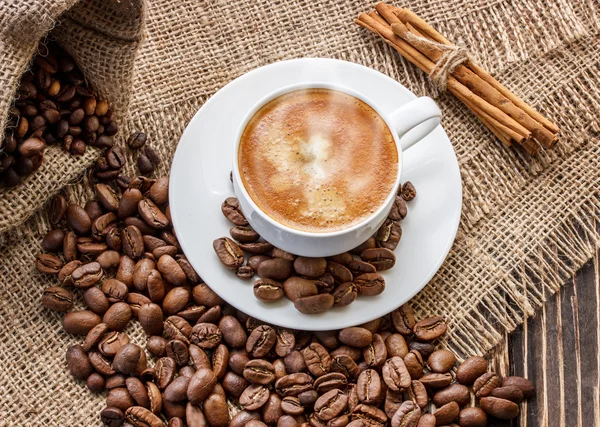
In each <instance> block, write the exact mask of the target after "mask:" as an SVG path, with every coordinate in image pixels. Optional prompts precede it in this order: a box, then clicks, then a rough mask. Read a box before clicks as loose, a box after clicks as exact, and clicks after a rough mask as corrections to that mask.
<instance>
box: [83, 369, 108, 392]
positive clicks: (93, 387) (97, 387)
mask: <svg viewBox="0 0 600 427" xmlns="http://www.w3.org/2000/svg"><path fill="white" fill-rule="evenodd" d="M85 383H86V385H87V388H88V389H89V390H90V391H91V392H93V393H102V392H103V391H104V384H105V381H104V377H103V376H102V375H100V374H98V373H96V372H94V373H93V374H91V375H90V376H89V377H87V380H86V382H85Z"/></svg>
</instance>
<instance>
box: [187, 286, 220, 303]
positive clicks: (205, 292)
mask: <svg viewBox="0 0 600 427" xmlns="http://www.w3.org/2000/svg"><path fill="white" fill-rule="evenodd" d="M192 297H193V298H194V302H195V303H196V304H198V305H205V306H207V307H214V306H217V305H221V304H223V303H224V302H225V301H223V299H222V298H221V297H220V296H218V295H217V294H216V293H215V292H214V291H213V290H212V289H210V287H209V286H208V285H207V284H206V283H200V284H198V285H196V286H194V289H193V290H192Z"/></svg>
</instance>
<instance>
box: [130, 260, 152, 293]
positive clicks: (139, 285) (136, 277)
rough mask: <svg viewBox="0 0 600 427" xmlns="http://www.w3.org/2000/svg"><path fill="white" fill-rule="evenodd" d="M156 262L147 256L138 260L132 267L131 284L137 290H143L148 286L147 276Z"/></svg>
mask: <svg viewBox="0 0 600 427" xmlns="http://www.w3.org/2000/svg"><path fill="white" fill-rule="evenodd" d="M155 268H156V264H155V263H154V261H153V260H151V259H149V258H144V259H141V260H139V261H138V262H137V263H136V264H135V267H134V269H133V285H134V286H135V288H136V289H137V290H138V291H144V290H146V289H147V287H148V277H149V276H150V273H152V270H154V269H155Z"/></svg>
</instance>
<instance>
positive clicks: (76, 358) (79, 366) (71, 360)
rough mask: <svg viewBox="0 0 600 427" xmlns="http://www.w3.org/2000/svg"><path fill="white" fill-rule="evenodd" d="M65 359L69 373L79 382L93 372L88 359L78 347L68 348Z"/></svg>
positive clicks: (81, 348) (80, 347)
mask: <svg viewBox="0 0 600 427" xmlns="http://www.w3.org/2000/svg"><path fill="white" fill-rule="evenodd" d="M66 359H67V367H68V369H69V372H70V373H71V375H73V376H74V377H75V378H77V379H79V380H85V379H86V378H87V377H89V376H90V374H91V373H92V371H93V368H92V364H91V363H90V359H89V358H88V355H87V354H86V352H85V351H84V350H83V347H82V346H80V345H73V346H71V347H69V349H68V350H67V355H66Z"/></svg>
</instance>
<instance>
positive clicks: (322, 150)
mask: <svg viewBox="0 0 600 427" xmlns="http://www.w3.org/2000/svg"><path fill="white" fill-rule="evenodd" d="M238 163H239V170H240V174H241V178H242V182H243V184H244V187H245V188H246V190H247V191H248V193H249V194H250V197H251V198H252V200H253V201H254V202H255V203H256V205H257V206H258V207H259V208H260V209H261V210H262V211H263V212H265V213H266V214H267V215H269V216H270V217H271V218H273V219H274V220H275V221H277V222H279V223H281V224H284V225H286V226H288V227H291V228H294V229H297V230H303V231H309V232H330V231H337V230H343V229H346V228H349V227H351V226H352V225H354V224H358V223H360V222H362V221H364V220H365V219H367V218H368V217H369V216H371V215H372V214H373V213H374V212H375V211H376V210H377V209H378V208H379V207H380V206H381V205H382V204H383V202H384V201H385V199H386V198H387V196H388V195H389V194H390V191H392V189H393V186H394V182H395V180H396V174H397V172H398V151H397V149H396V144H395V142H394V138H393V136H392V133H391V132H390V130H389V128H388V126H387V125H386V123H385V121H384V120H383V119H382V118H381V117H380V116H379V115H378V114H377V113H376V112H375V110H373V109H372V108H371V107H370V106H369V105H367V104H366V103H364V102H363V101H361V100H359V99H357V98H355V97H354V96H351V95H348V94H346V93H344V92H340V91H336V90H331V89H302V90H297V91H293V92H289V93H286V94H284V95H281V96H279V97H277V98H275V99H273V100H272V101H270V102H269V103H267V104H265V105H264V106H263V107H262V108H261V109H260V110H259V111H257V112H256V114H255V115H254V116H253V117H252V118H251V119H250V121H249V122H248V124H247V125H246V128H245V129H244V132H243V133H242V137H241V141H240V146H239V150H238Z"/></svg>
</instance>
